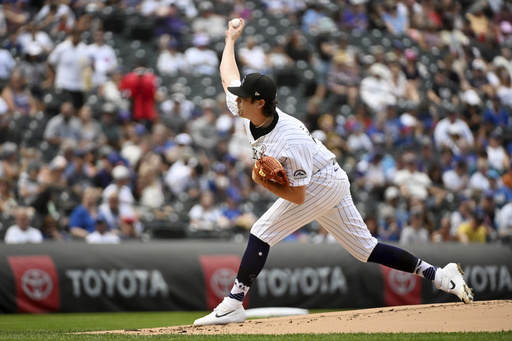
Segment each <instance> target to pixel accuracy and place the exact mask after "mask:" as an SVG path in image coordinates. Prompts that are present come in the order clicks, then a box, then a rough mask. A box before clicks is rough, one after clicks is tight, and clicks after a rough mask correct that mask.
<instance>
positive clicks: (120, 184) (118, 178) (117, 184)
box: [101, 165, 135, 205]
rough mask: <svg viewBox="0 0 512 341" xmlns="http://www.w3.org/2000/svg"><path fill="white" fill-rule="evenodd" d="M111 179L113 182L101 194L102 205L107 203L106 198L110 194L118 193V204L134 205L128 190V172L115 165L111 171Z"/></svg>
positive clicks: (126, 169)
mask: <svg viewBox="0 0 512 341" xmlns="http://www.w3.org/2000/svg"><path fill="white" fill-rule="evenodd" d="M112 179H113V182H112V183H111V184H110V185H108V186H107V187H106V188H105V189H104V190H103V192H102V194H101V197H102V201H103V203H106V202H108V198H109V197H110V194H111V193H112V192H114V191H118V192H119V202H120V203H122V204H128V205H133V204H135V197H134V196H133V193H132V190H131V188H130V185H131V174H130V170H129V169H128V168H127V167H126V166H124V165H117V166H115V167H114V168H113V169H112Z"/></svg>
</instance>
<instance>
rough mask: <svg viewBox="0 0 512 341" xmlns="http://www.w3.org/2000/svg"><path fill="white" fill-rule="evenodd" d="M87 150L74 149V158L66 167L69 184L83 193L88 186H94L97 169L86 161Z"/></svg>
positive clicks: (79, 193)
mask: <svg viewBox="0 0 512 341" xmlns="http://www.w3.org/2000/svg"><path fill="white" fill-rule="evenodd" d="M86 155H87V152H86V150H85V149H82V148H77V149H75V150H74V151H73V158H72V160H71V162H70V164H69V166H68V168H67V169H66V173H65V176H66V178H67V179H68V185H69V186H70V187H71V188H72V190H73V191H74V193H76V194H77V195H80V196H81V195H82V193H83V192H84V191H85V189H86V188H89V187H92V186H93V178H94V175H96V174H95V169H93V168H91V167H90V165H89V164H88V163H87V162H86V160H85V157H86Z"/></svg>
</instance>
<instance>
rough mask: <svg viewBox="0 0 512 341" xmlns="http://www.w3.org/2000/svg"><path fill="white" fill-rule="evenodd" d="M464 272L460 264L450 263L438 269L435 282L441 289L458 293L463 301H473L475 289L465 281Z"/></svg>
mask: <svg viewBox="0 0 512 341" xmlns="http://www.w3.org/2000/svg"><path fill="white" fill-rule="evenodd" d="M462 275H464V272H463V271H462V269H461V268H460V265H459V264H455V263H449V264H448V265H446V266H445V267H444V268H442V269H437V272H436V278H435V283H436V287H437V288H438V289H440V290H443V291H446V292H449V293H450V294H455V295H457V296H458V297H459V298H460V299H461V301H462V302H464V303H466V304H468V303H471V302H473V298H474V295H473V289H471V288H470V287H468V285H467V284H466V282H464V277H462Z"/></svg>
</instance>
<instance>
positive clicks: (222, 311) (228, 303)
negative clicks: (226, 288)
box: [194, 297, 247, 326]
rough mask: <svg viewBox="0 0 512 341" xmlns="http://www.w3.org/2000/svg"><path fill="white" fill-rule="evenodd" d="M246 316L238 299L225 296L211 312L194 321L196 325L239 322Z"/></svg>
mask: <svg viewBox="0 0 512 341" xmlns="http://www.w3.org/2000/svg"><path fill="white" fill-rule="evenodd" d="M246 318H247V313H246V312H245V309H244V307H243V306H242V304H241V302H240V301H237V300H235V299H232V298H229V297H225V298H224V300H223V301H222V302H221V303H220V304H219V305H218V306H217V308H215V309H213V312H212V313H210V314H208V315H206V316H205V317H201V318H200V319H197V320H195V321H194V325H196V326H206V325H209V324H228V323H241V322H244V321H245V320H246Z"/></svg>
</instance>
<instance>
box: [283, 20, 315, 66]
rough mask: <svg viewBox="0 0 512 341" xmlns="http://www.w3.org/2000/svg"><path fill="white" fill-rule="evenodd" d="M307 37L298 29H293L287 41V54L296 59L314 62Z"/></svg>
mask: <svg viewBox="0 0 512 341" xmlns="http://www.w3.org/2000/svg"><path fill="white" fill-rule="evenodd" d="M306 42H307V39H306V37H305V36H304V35H303V34H302V32H301V31H300V30H298V29H295V30H293V31H291V32H290V33H289V34H288V36H287V40H286V43H285V48H284V49H285V52H286V54H287V55H288V56H289V57H290V58H291V59H292V60H293V61H294V62H298V61H304V62H306V63H308V64H311V63H312V54H311V51H310V50H309V48H308V45H307V44H306Z"/></svg>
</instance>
